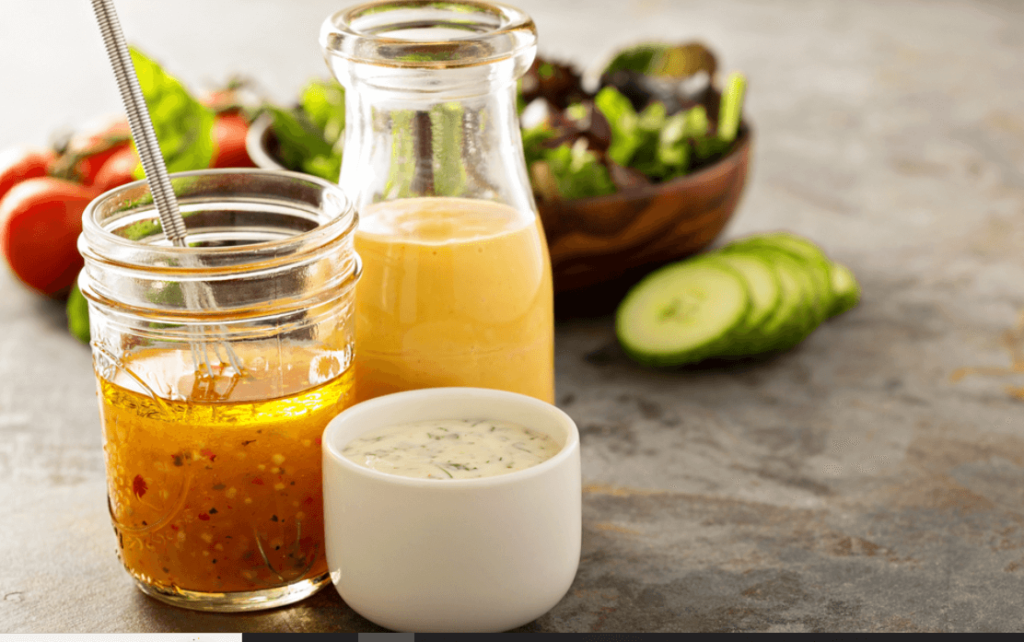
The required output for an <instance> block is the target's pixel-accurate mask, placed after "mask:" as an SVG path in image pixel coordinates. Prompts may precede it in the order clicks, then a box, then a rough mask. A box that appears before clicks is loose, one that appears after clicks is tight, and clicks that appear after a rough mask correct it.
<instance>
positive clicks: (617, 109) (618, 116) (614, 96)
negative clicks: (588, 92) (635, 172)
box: [594, 87, 641, 165]
mask: <svg viewBox="0 0 1024 642" xmlns="http://www.w3.org/2000/svg"><path fill="white" fill-rule="evenodd" d="M594 106H595V107H597V109H598V110H600V112H601V113H602V114H604V117H605V118H606V119H607V120H608V124H609V126H611V129H612V142H611V145H610V146H609V147H608V151H607V154H608V158H610V159H612V160H613V161H615V162H616V163H618V164H619V165H629V161H630V160H631V159H632V158H633V154H634V152H636V149H637V147H639V146H640V143H641V140H640V132H639V124H638V122H637V121H638V120H639V119H638V117H637V115H636V111H635V110H634V109H633V105H632V103H630V102H629V99H628V98H626V97H625V96H623V95H622V94H621V93H619V91H618V90H617V89H615V88H614V87H605V88H604V89H602V90H601V91H600V92H598V94H597V96H595V97H594Z"/></svg>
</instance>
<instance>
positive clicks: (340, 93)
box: [300, 80, 345, 143]
mask: <svg viewBox="0 0 1024 642" xmlns="http://www.w3.org/2000/svg"><path fill="white" fill-rule="evenodd" d="M300 104H301V105H302V109H303V111H305V112H306V116H308V117H309V120H310V122H311V123H313V124H314V125H316V127H317V128H318V129H319V130H320V131H321V132H323V137H324V140H327V141H328V142H330V143H334V142H337V141H338V140H339V139H340V138H341V134H342V132H344V131H345V89H344V87H342V86H341V85H340V84H339V83H338V82H336V81H333V80H314V81H312V82H311V83H309V84H308V85H306V88H305V89H304V90H303V91H302V98H301V99H300Z"/></svg>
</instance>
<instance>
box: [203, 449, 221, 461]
mask: <svg viewBox="0 0 1024 642" xmlns="http://www.w3.org/2000/svg"><path fill="white" fill-rule="evenodd" d="M199 454H200V455H202V456H203V457H206V458H207V459H209V460H210V461H214V460H215V459H217V455H214V454H213V451H212V450H210V449H209V448H203V449H202V450H200V451H199Z"/></svg>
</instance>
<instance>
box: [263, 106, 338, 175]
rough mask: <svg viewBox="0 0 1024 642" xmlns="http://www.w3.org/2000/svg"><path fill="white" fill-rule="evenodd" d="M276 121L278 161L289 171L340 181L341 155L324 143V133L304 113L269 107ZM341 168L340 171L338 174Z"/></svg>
mask: <svg viewBox="0 0 1024 642" xmlns="http://www.w3.org/2000/svg"><path fill="white" fill-rule="evenodd" d="M266 109H267V111H268V112H269V113H270V115H271V117H272V118H273V119H274V136H276V137H277V143H278V160H280V161H281V164H282V165H284V166H285V167H287V168H289V169H294V170H300V171H304V172H306V173H309V174H313V175H315V176H319V177H321V178H323V179H325V180H329V181H337V180H338V175H339V174H340V170H341V155H340V154H336V153H335V152H334V146H333V145H332V144H331V143H330V142H328V141H327V140H325V139H324V134H323V132H322V131H321V130H320V129H319V128H318V127H317V126H316V125H315V124H314V123H313V122H311V121H310V119H309V118H307V117H306V116H305V114H304V113H303V112H297V111H291V110H287V109H281V108H280V107H275V106H273V105H267V106H266ZM335 168H337V171H335Z"/></svg>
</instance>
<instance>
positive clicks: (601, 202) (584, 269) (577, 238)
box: [247, 119, 753, 293]
mask: <svg viewBox="0 0 1024 642" xmlns="http://www.w3.org/2000/svg"><path fill="white" fill-rule="evenodd" d="M752 137H753V136H752V130H751V128H750V126H749V125H748V124H746V123H744V124H742V125H741V127H740V131H739V137H738V138H737V141H736V145H735V146H733V149H732V151H730V152H729V154H727V155H726V156H724V157H723V158H721V159H720V160H719V161H718V162H716V163H715V164H714V165H710V166H708V167H705V168H703V169H701V170H699V171H696V172H694V173H692V174H687V175H686V176H680V177H679V178H676V179H674V180H671V181H667V182H665V183H659V184H656V185H645V186H642V187H637V188H633V189H630V190H627V191H624V192H617V193H615V194H609V195H608V196H596V197H592V198H581V199H574V200H566V201H562V200H556V201H541V202H539V203H538V209H539V211H540V216H541V220H542V222H543V224H544V232H545V234H546V235H547V241H548V248H549V250H550V252H551V265H552V270H553V273H554V286H555V292H558V293H561V292H569V291H571V290H580V289H582V288H587V287H588V286H593V285H597V284H600V283H604V282H607V281H613V280H616V279H620V278H621V277H624V275H629V274H636V273H637V270H638V269H641V268H644V267H653V266H655V265H658V264H661V263H666V262H668V261H674V260H677V259H681V258H684V257H686V256H690V255H691V254H696V253H697V252H700V251H701V250H703V249H704V248H705V247H707V246H708V245H710V244H711V243H712V242H713V241H714V240H715V238H716V237H717V236H718V235H719V233H721V231H722V230H723V229H724V228H725V225H726V224H727V223H728V222H729V219H730V218H731V217H732V214H733V212H734V211H735V210H736V206H737V205H738V204H739V200H740V196H741V195H742V193H743V186H744V184H745V183H746V178H747V167H748V166H749V164H750V147H751V139H752ZM272 139H273V130H272V129H271V128H270V123H269V120H268V119H260V120H257V122H256V123H254V124H253V127H252V128H251V129H250V131H249V138H248V140H247V149H248V151H249V155H250V157H251V158H252V159H253V161H254V162H255V163H256V164H257V165H258V166H259V167H263V168H265V169H284V167H283V166H282V165H281V164H280V163H279V162H278V161H277V159H275V158H274V156H273V152H272V149H273V141H272Z"/></svg>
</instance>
